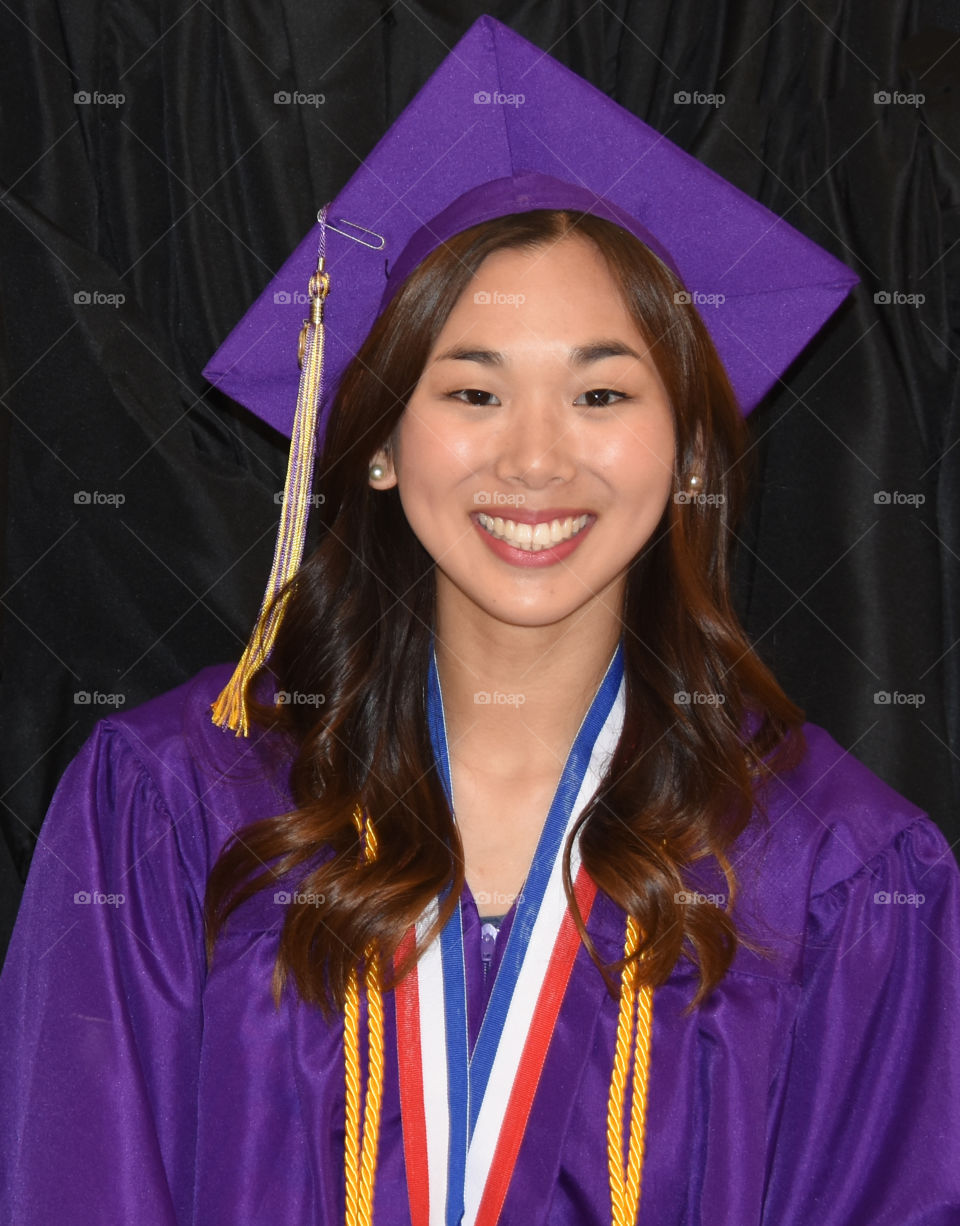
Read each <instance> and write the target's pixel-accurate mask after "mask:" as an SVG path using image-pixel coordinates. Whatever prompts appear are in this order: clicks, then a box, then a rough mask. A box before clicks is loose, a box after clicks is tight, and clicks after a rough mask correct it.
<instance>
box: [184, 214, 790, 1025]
mask: <svg viewBox="0 0 960 1226" xmlns="http://www.w3.org/2000/svg"><path fill="white" fill-rule="evenodd" d="M572 234H576V235H579V236H581V237H583V238H586V239H588V240H589V241H591V242H593V243H594V244H596V246H597V248H598V249H599V250H600V252H601V253H602V254H603V256H604V257H605V258H606V261H607V264H608V266H609V268H610V271H611V274H612V276H613V277H614V279H615V281H616V283H617V284H618V286H619V287H620V289H621V292H622V294H623V297H624V301H625V303H626V304H627V306H628V308H629V310H630V313H631V315H632V317H633V319H634V320H635V321H636V324H637V327H638V328H639V330H640V332H641V334H642V335H643V336H644V337H645V338H646V340H647V342H648V344H650V345H652V346H653V354H654V358H655V361H656V364H657V369H658V371H659V373H660V377H661V378H662V380H663V382H664V384H665V386H666V389H667V392H668V395H669V398H670V403H671V405H672V407H673V411H674V416H675V427H676V440H677V442H676V464H675V478H674V479H675V484H674V489H675V491H676V493H677V494H680V495H681V497H680V499H678V498H676V497H674V498H672V499H671V500H670V501H669V502H668V504H667V506H666V508H665V510H664V514H663V517H662V519H661V522H660V524H659V526H658V529H657V531H656V532H655V533H654V534H653V536H652V538H651V540H650V541H649V542H648V544H647V546H646V547H645V548H644V549H643V550H642V551H641V552H640V554H639V556H638V557H637V558H636V559H635V560H634V562H633V564H632V566H631V568H630V572H629V575H628V580H627V591H626V598H625V604H624V614H623V640H624V669H625V675H626V712H625V719H624V725H623V731H622V734H621V737H620V741H619V744H618V747H617V750H616V753H615V755H614V757H613V760H612V762H611V764H610V767H609V769H608V772H607V775H606V777H605V780H604V783H603V785H602V786H601V788H600V790H599V791H598V794H597V796H596V797H595V798H594V800H593V801H592V802H591V804H590V805H588V807H587V809H586V810H585V812H584V813H583V815H582V817H581V820H580V822H579V824H578V832H579V836H580V850H581V855H582V860H583V864H584V866H585V868H586V870H587V872H588V873H589V874H590V876H591V877H592V878H593V880H594V881H595V882H596V883H597V885H598V886H599V888H600V889H601V890H603V891H604V892H605V893H606V894H607V895H608V896H609V897H610V898H611V899H613V901H614V902H616V903H617V904H618V905H619V906H620V907H622V908H623V909H624V910H625V911H626V912H628V913H629V914H631V915H633V916H635V917H636V919H637V920H638V922H639V925H640V928H641V931H642V932H643V934H644V938H643V944H642V947H641V953H642V954H644V955H645V957H644V963H643V967H642V968H641V969H642V974H643V977H644V978H645V979H646V980H647V981H648V982H650V983H653V984H657V983H661V982H663V981H664V980H665V979H666V978H667V976H668V975H669V974H670V972H671V970H672V968H673V967H674V965H675V964H676V962H677V960H678V959H679V958H680V956H681V955H685V956H687V957H689V958H690V959H691V960H693V961H694V962H695V963H696V964H697V967H698V971H699V976H700V983H699V990H698V993H697V996H696V998H695V1001H694V1003H695V1004H698V1003H699V1002H700V1001H701V1000H702V999H704V997H705V996H706V995H707V994H708V993H709V991H710V990H711V989H712V988H713V987H714V986H715V985H716V984H717V983H718V982H719V981H720V980H721V979H722V978H723V976H724V974H725V973H726V971H727V969H728V967H729V965H730V962H731V960H732V958H733V956H734V953H735V951H736V948H737V944H738V941H739V939H740V937H739V935H738V932H737V928H736V925H735V923H734V919H733V914H732V908H733V901H734V899H735V897H736V877H735V874H734V871H733V868H732V866H731V864H730V862H729V860H728V857H727V852H728V851H729V850H730V847H731V845H732V843H733V842H734V840H735V839H736V838H737V836H738V835H739V834H740V833H741V832H742V830H743V829H744V827H745V825H746V824H747V822H748V821H749V819H750V815H751V812H752V811H753V810H754V809H755V807H757V805H758V800H759V798H760V796H761V793H762V788H761V784H762V782H763V780H764V779H768V778H770V777H771V775H772V774H773V773H774V772H775V771H776V770H778V769H782V768H784V767H786V766H788V765H790V764H792V763H793V762H794V761H795V760H796V759H797V757H798V756H799V755H800V753H801V751H802V736H801V734H800V733H799V725H800V724H801V722H802V718H803V717H802V713H801V712H800V711H799V710H798V709H797V708H796V707H795V706H794V705H793V703H791V702H790V701H789V699H788V698H787V697H786V696H785V695H784V693H783V691H782V690H781V689H780V687H779V686H778V684H777V683H776V681H775V680H774V678H773V676H772V675H771V674H770V672H769V671H768V670H767V668H766V667H765V665H764V664H763V663H762V662H761V661H760V659H759V658H758V656H757V655H756V654H755V653H754V651H753V650H752V648H751V646H750V644H749V642H748V640H747V639H746V636H745V634H744V631H743V629H742V628H741V626H740V623H739V621H738V619H737V616H736V614H735V612H734V609H733V606H732V603H731V598H730V591H729V578H730V576H729V556H728V555H729V549H730V537H731V531H730V529H731V525H732V524H733V523H734V522H735V520H736V517H737V515H738V512H739V508H740V504H741V500H742V497H743V492H744V490H743V487H744V466H743V459H744V455H745V439H746V428H745V425H744V423H743V420H742V417H741V414H740V412H739V410H738V408H737V405H736V401H735V397H734V394H733V391H732V389H731V387H730V384H729V381H728V379H727V375H726V372H725V371H724V368H723V366H722V364H721V362H720V360H719V358H718V357H717V354H716V351H715V350H714V347H713V345H712V343H711V341H710V338H709V335H708V333H707V330H706V328H705V326H704V324H703V322H702V320H701V319H700V317H699V315H698V314H697V311H696V310H695V309H694V308H693V307H692V306H690V305H689V303H688V300H686V296H685V295H684V294H683V292H682V291H683V286H682V285H681V284H680V282H679V281H678V280H677V279H676V278H675V276H674V275H673V274H672V273H671V272H670V271H669V269H667V268H666V266H665V265H664V264H663V263H662V262H661V261H660V260H659V259H657V257H656V256H655V255H653V254H652V253H651V252H650V251H649V250H648V248H646V247H645V246H644V245H643V244H642V243H640V242H639V241H638V240H637V239H636V238H634V237H633V236H632V235H630V234H628V233H627V232H626V231H624V230H621V229H620V228H619V227H617V226H615V225H613V224H612V223H610V222H607V221H605V220H603V219H601V218H597V217H593V216H591V215H580V214H573V213H570V212H566V211H562V210H560V211H554V210H540V211H537V212H530V213H524V214H517V215H512V216H509V217H503V218H499V219H497V220H495V221H490V222H485V223H483V224H482V225H478V226H474V227H473V228H472V229H470V230H467V231H464V232H463V233H461V234H459V235H457V236H456V237H454V238H452V239H450V240H448V241H447V243H446V244H444V245H443V246H441V247H439V248H437V249H436V250H435V251H434V252H432V253H431V254H430V255H429V256H428V257H427V258H426V259H425V260H424V261H423V262H422V263H421V264H420V266H419V267H418V268H417V269H415V270H414V272H412V273H411V274H410V276H409V277H408V278H407V280H406V281H405V282H404V284H403V285H402V286H401V288H400V290H399V291H398V293H397V294H396V296H395V297H394V299H393V300H392V302H391V303H390V305H389V306H388V307H387V309H386V310H385V311H384V313H383V314H382V315H381V317H380V318H379V320H378V321H377V323H376V324H375V325H374V327H373V329H372V331H371V332H370V334H369V336H368V338H367V340H366V342H365V343H364V345H363V347H362V348H361V350H360V352H359V353H358V354H357V356H356V358H355V360H354V361H353V362H352V364H351V365H350V366H349V367H348V369H347V371H346V372H345V374H344V376H343V379H342V382H341V385H340V388H339V390H338V394H337V396H336V399H335V403H334V405H333V407H332V410H331V416H330V420H329V424H328V428H327V432H326V438H325V442H324V446H323V450H322V455H321V457H320V459H319V462H318V485H317V486H316V487H315V488H317V489H318V490H319V491H320V492H322V494H323V502H322V504H321V506H320V511H319V516H318V521H319V531H320V539H319V544H318V545H317V547H316V549H315V551H314V552H313V553H312V555H311V556H310V557H309V558H308V559H307V560H306V561H305V562H304V564H303V566H302V567H301V569H300V570H299V572H298V574H297V575H296V576H295V578H294V580H293V581H292V583H291V584H290V585H289V587H288V589H287V592H286V595H285V598H286V608H285V612H284V616H283V620H282V623H281V627H280V630H279V634H278V637H277V639H276V642H275V645H274V648H273V651H272V654H271V657H270V661H269V674H270V676H271V677H272V678H273V679H274V680H275V685H274V687H273V688H276V689H280V690H286V691H299V692H301V693H306V694H314V695H323V703H322V705H321V706H319V707H318V706H312V705H310V704H306V703H304V704H297V703H290V704H287V705H283V706H279V707H275V706H272V705H266V704H264V703H258V702H256V701H255V700H254V696H253V693H252V687H251V688H250V689H248V697H249V698H250V700H251V708H252V714H253V717H254V718H255V720H256V721H257V722H258V723H260V724H262V725H264V726H266V727H272V728H276V729H278V730H279V731H280V732H282V733H286V734H287V735H288V736H289V738H290V743H291V749H290V754H291V759H292V765H291V771H290V787H291V791H292V795H293V798H294V801H295V804H296V808H295V809H294V810H293V811H292V812H289V813H286V814H283V815H281V816H279V817H270V818H266V819H263V820H260V821H256V822H254V823H253V824H251V825H248V826H246V827H244V828H243V829H242V830H241V831H239V832H238V833H237V834H236V835H235V836H234V837H233V838H232V839H231V840H230V841H229V842H228V844H227V845H226V846H225V848H224V849H223V851H222V852H221V854H220V856H219V858H218V860H217V862H216V864H215V865H214V867H213V870H212V871H211V874H210V877H209V880H208V884H207V893H206V903H205V919H206V926H207V955H208V959H209V958H212V956H213V951H214V946H215V943H216V938H217V934H218V933H219V931H220V930H221V928H222V927H223V925H224V924H225V922H226V921H227V919H228V917H229V915H230V913H231V912H232V911H233V910H234V909H235V908H237V907H238V906H240V905H241V904H242V903H243V902H245V901H246V900H247V899H249V898H250V897H251V896H252V895H254V894H255V893H257V892H258V891H260V890H264V889H270V888H273V887H275V885H276V883H277V880H278V879H279V878H281V877H287V876H288V875H290V874H292V875H294V876H296V875H297V874H303V876H302V878H301V879H300V881H299V889H300V891H301V892H303V893H304V894H309V895H313V896H314V898H316V897H317V896H319V897H322V898H323V900H324V901H323V904H322V906H319V907H318V906H316V905H308V904H307V903H304V904H303V905H300V904H298V903H296V902H294V903H291V904H290V905H289V906H288V908H287V911H286V915H285V919H284V923H283V927H282V930H281V934H280V944H279V951H278V955H277V959H276V963H275V967H274V975H273V991H274V997H275V1000H276V1002H277V1004H278V1005H279V1002H280V999H281V996H282V992H283V989H284V985H285V984H286V982H287V979H288V976H290V975H292V976H293V978H294V980H295V983H296V987H297V989H298V991H299V994H300V996H301V998H303V999H304V1000H307V1001H310V1002H313V1003H316V1004H318V1005H320V1006H321V1008H323V1009H324V1010H328V1009H342V1007H343V1000H344V992H345V987H346V982H347V978H348V976H349V973H350V971H351V969H352V968H354V967H357V966H358V965H359V964H361V963H362V962H363V959H364V956H365V954H364V951H367V950H369V949H371V948H373V947H376V948H377V949H378V950H379V952H380V958H381V963H380V965H381V967H382V968H384V970H385V971H386V972H387V974H386V983H387V985H388V986H389V985H390V983H391V982H392V978H391V975H390V973H389V972H390V960H391V959H392V958H393V955H394V954H395V953H396V950H397V948H398V945H399V943H400V941H401V939H402V938H403V936H404V934H405V933H406V932H407V930H408V929H409V927H410V925H411V924H412V923H413V922H414V921H415V920H416V919H417V918H418V917H419V916H420V915H421V913H422V912H423V911H424V909H425V907H426V906H427V905H428V904H429V903H430V901H431V900H432V899H434V898H436V897H437V896H438V895H442V894H443V893H444V891H445V890H446V891H447V892H446V895H445V901H444V905H443V906H442V907H441V908H440V911H439V915H438V917H437V920H436V924H435V926H434V929H433V932H434V933H436V932H437V931H439V928H440V927H441V926H442V925H443V923H444V922H445V921H446V919H447V918H448V917H449V915H450V913H451V912H452V910H453V909H454V908H455V907H456V906H457V905H458V901H459V897H460V893H461V890H462V887H463V882H464V866H463V853H462V847H461V843H460V838H459V835H458V833H457V829H456V826H455V824H454V822H453V820H452V816H451V813H450V811H449V807H448V805H447V802H446V797H445V795H444V792H443V788H442V786H441V784H440V781H439V778H438V775H437V771H436V768H435V764H434V760H433V754H432V750H431V745H430V739H429V734H428V727H427V714H426V701H425V692H426V684H425V682H426V676H427V669H428V660H429V654H428V653H429V648H430V641H431V634H432V626H433V617H434V599H435V580H434V573H433V561H432V559H431V558H430V556H429V555H428V554H427V552H426V551H425V550H424V548H423V547H422V545H421V544H420V542H419V540H418V539H417V537H416V536H415V535H414V533H413V531H412V530H411V528H410V526H409V525H408V523H407V520H406V518H405V516H404V513H403V510H402V507H401V505H400V501H399V496H398V493H397V490H396V488H394V489H391V490H388V491H385V492H384V491H374V490H373V489H372V488H371V487H370V484H369V481H368V466H369V463H370V459H371V457H372V456H373V455H374V453H375V452H376V451H378V450H379V449H381V448H383V447H389V445H390V439H391V435H392V433H393V431H394V428H395V426H396V425H397V422H398V420H399V418H400V416H401V414H402V413H403V411H404V407H405V405H406V402H407V400H408V398H409V396H410V394H411V392H412V391H413V389H414V387H415V386H416V384H417V382H418V380H419V378H420V375H421V373H422V371H423V369H424V367H425V365H426V361H427V357H428V354H429V353H430V350H431V348H432V346H433V343H434V341H435V340H436V337H437V336H438V334H439V332H440V330H441V329H442V327H443V325H444V323H445V322H446V319H447V318H448V316H449V314H450V312H451V310H452V309H453V306H454V304H455V303H456V301H457V299H458V297H459V296H460V294H461V292H462V291H463V289H464V288H465V286H466V285H467V283H468V282H469V281H470V279H471V277H472V276H473V274H474V273H475V272H476V270H477V269H478V268H479V266H480V264H481V262H482V261H483V260H484V259H485V258H486V257H487V256H488V255H490V254H492V253H493V252H495V251H500V250H503V249H505V248H521V249H533V248H538V247H544V246H549V245H550V244H552V243H553V242H556V241H559V240H561V239H563V238H564V237H566V236H569V235H572ZM688 473H697V474H698V475H699V476H700V477H701V485H700V487H699V489H700V490H701V491H704V493H703V494H702V495H701V496H700V497H699V498H698V499H695V500H693V501H690V500H687V501H684V500H683V493H684V490H685V485H684V484H682V482H683V480H684V476H685V474H688ZM281 598H284V597H281ZM682 692H687V693H688V694H691V695H694V696H698V695H699V696H705V695H708V696H712V697H711V698H710V699H709V700H708V701H704V702H696V701H694V702H687V703H684V702H682V701H681V702H679V703H678V701H677V695H678V693H682ZM358 805H359V806H360V807H361V810H362V811H365V812H366V813H367V814H368V815H369V819H370V821H371V822H372V824H373V827H374V829H375V831H376V838H377V842H378V844H379V850H378V854H377V857H376V859H375V860H374V861H373V862H372V863H364V862H363V856H362V848H361V844H360V839H359V836H358V832H357V827H356V825H355V822H354V812H355V810H356V807H357V806H358ZM564 854H565V869H566V872H565V885H566V890H567V897H568V900H569V903H570V906H571V908H572V910H573V915H574V918H575V919H576V921H577V926H578V928H579V930H580V935H581V938H582V939H583V940H584V942H585V943H586V945H587V948H588V949H589V951H590V954H591V956H592V957H593V959H594V961H595V962H596V963H597V965H598V966H599V967H600V969H601V971H602V972H603V973H604V975H605V977H606V979H607V982H608V985H609V986H610V987H611V990H613V988H614V983H615V981H614V978H613V971H614V969H615V966H619V964H615V965H614V964H604V963H603V962H602V960H601V959H600V957H599V954H598V953H597V951H596V950H595V948H594V946H593V944H592V942H591V940H590V938H589V936H588V934H587V932H586V930H585V928H584V925H583V922H582V917H581V916H580V914H579V911H578V909H577V906H576V902H575V899H574V897H573V893H572V885H571V880H570V871H569V855H570V843H569V842H568V844H567V847H566V849H565V853H564ZM697 861H703V862H706V863H708V864H712V865H713V866H714V868H717V869H719V870H720V871H721V872H722V874H723V876H725V878H726V886H727V896H728V902H727V904H726V906H718V905H715V904H713V903H712V902H709V901H700V900H698V901H695V902H691V901H689V898H688V897H687V896H685V895H686V891H687V889H688V886H689V882H690V870H691V869H692V866H693V865H694V863H695V862H697ZM265 866H266V867H265ZM448 887H449V888H448ZM409 962H410V959H408V960H407V962H406V963H405V964H404V966H403V967H402V968H401V972H400V973H401V974H402V973H403V972H404V971H405V969H406V967H407V966H408V965H409Z"/></svg>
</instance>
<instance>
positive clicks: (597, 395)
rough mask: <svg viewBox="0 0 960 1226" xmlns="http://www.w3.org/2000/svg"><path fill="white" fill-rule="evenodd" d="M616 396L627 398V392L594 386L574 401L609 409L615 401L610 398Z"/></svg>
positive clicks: (619, 398) (621, 398)
mask: <svg viewBox="0 0 960 1226" xmlns="http://www.w3.org/2000/svg"><path fill="white" fill-rule="evenodd" d="M610 396H615V397H616V399H617V400H626V398H627V394H626V392H617V391H614V389H613V388H612V387H592V388H591V389H590V391H589V392H583V393H582V394H581V395H580V396H578V397H577V399H576V400H575V401H574V403H575V404H586V405H588V406H590V407H591V408H605V409H608V408H610V406H611V405H612V404H614V403H615V401H613V400H610V399H608V397H610Z"/></svg>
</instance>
